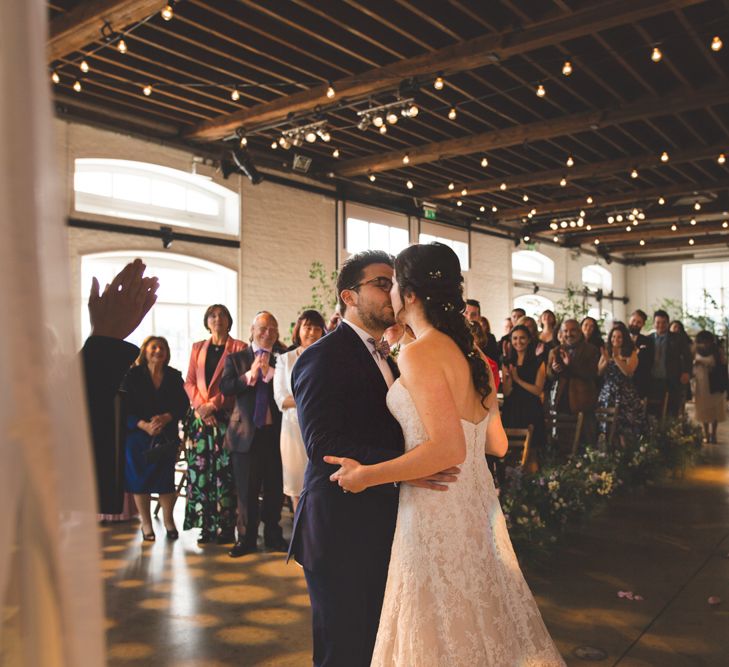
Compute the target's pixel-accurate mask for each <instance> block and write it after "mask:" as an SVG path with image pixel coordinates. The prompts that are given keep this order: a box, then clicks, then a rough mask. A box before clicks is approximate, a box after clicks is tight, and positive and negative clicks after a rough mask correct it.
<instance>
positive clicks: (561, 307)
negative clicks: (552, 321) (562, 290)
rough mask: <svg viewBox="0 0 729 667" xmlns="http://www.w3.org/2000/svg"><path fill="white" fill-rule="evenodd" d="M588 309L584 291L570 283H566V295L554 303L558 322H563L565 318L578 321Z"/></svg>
mask: <svg viewBox="0 0 729 667" xmlns="http://www.w3.org/2000/svg"><path fill="white" fill-rule="evenodd" d="M588 310H589V306H588V305H587V299H586V298H585V294H584V292H583V291H582V290H581V289H580V288H579V287H577V286H576V285H573V284H572V283H569V284H568V285H567V296H565V297H564V298H562V299H560V300H559V301H557V303H556V304H555V305H554V314H555V315H556V316H557V321H558V322H564V321H565V320H577V321H578V322H579V321H581V320H582V318H583V317H585V316H586V315H587V311H588Z"/></svg>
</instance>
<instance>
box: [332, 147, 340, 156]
mask: <svg viewBox="0 0 729 667" xmlns="http://www.w3.org/2000/svg"><path fill="white" fill-rule="evenodd" d="M332 157H339V149H338V148H335V149H334V150H333V151H332Z"/></svg>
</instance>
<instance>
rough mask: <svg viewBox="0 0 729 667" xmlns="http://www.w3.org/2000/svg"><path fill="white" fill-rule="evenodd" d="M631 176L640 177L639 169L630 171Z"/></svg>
mask: <svg viewBox="0 0 729 667" xmlns="http://www.w3.org/2000/svg"><path fill="white" fill-rule="evenodd" d="M630 178H638V170H637V169H633V171H631V172H630Z"/></svg>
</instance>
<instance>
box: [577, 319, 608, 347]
mask: <svg viewBox="0 0 729 667" xmlns="http://www.w3.org/2000/svg"><path fill="white" fill-rule="evenodd" d="M580 329H581V330H582V335H583V336H584V337H585V341H586V342H588V343H590V345H594V346H595V347H596V348H597V349H598V350H600V351H601V352H602V349H603V348H604V347H605V341H604V340H603V339H602V334H601V333H600V325H599V324H598V323H597V320H596V319H595V318H594V317H589V316H588V317H584V318H583V319H582V322H580Z"/></svg>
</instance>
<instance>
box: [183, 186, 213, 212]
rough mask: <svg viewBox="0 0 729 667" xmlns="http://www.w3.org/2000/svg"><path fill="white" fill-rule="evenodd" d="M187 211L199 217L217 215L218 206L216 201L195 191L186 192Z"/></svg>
mask: <svg viewBox="0 0 729 667" xmlns="http://www.w3.org/2000/svg"><path fill="white" fill-rule="evenodd" d="M187 210H188V211H190V213H200V214H201V215H219V213H220V205H219V203H218V201H217V199H214V198H213V197H211V196H210V195H206V194H204V193H202V192H199V191H197V190H188V191H187Z"/></svg>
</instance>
